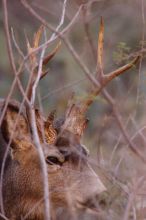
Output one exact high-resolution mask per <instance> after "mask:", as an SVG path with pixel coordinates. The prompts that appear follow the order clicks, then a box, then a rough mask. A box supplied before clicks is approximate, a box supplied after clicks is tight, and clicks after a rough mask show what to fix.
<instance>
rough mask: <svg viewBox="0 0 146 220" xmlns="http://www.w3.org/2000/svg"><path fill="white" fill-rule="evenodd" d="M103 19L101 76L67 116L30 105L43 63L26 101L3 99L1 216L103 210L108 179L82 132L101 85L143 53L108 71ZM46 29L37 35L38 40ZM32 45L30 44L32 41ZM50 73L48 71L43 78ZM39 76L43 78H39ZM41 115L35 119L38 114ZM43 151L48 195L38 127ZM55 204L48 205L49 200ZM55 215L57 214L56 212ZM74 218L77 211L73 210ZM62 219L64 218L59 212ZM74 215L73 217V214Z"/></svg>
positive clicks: (37, 217)
mask: <svg viewBox="0 0 146 220" xmlns="http://www.w3.org/2000/svg"><path fill="white" fill-rule="evenodd" d="M103 27H104V25H103V20H101V23H100V30H99V36H98V50H97V51H98V52H97V55H98V64H99V69H98V71H99V72H100V74H99V75H100V79H99V81H97V82H98V86H96V87H95V88H94V89H93V90H92V91H91V92H90V94H89V96H88V97H87V98H86V99H85V100H82V101H81V100H80V101H78V102H75V101H74V99H72V100H71V101H70V102H69V103H68V105H67V108H66V111H65V116H64V117H63V119H61V120H60V119H59V120H58V119H56V118H55V115H54V113H53V112H51V113H50V114H49V115H48V117H47V118H45V117H44V116H43V114H42V113H41V111H40V110H39V109H36V108H35V107H34V106H32V105H29V101H31V100H32V96H33V88H34V84H35V82H36V78H37V74H36V73H37V71H38V66H37V68H36V67H35V68H34V69H33V76H32V78H31V81H30V84H29V88H28V91H27V94H26V98H27V101H25V102H24V105H21V103H19V102H18V101H16V100H10V101H9V102H8V103H7V106H6V108H5V105H6V100H1V101H0V109H1V112H2V111H3V109H4V108H5V112H4V117H3V120H2V123H1V128H0V129H1V131H0V170H1V171H0V172H1V174H2V175H1V179H0V183H1V185H0V186H1V187H0V190H1V193H0V197H1V198H0V199H1V200H0V201H1V203H0V220H4V219H10V220H20V219H25V220H43V219H45V220H47V219H48V217H47V216H46V213H45V212H46V211H48V210H47V208H46V209H45V207H48V208H49V209H50V218H51V219H55V218H57V217H56V216H57V214H56V213H57V211H58V210H59V209H60V208H62V209H66V210H70V211H71V213H77V212H79V211H81V210H82V211H83V212H86V210H96V211H97V212H98V211H99V206H98V205H97V202H96V201H97V198H98V196H99V195H100V194H102V193H103V192H105V191H106V190H107V188H106V186H105V184H104V183H103V182H102V180H101V179H100V177H99V175H98V174H96V173H95V171H94V170H93V168H92V167H91V165H90V163H89V152H88V150H87V148H86V147H85V146H84V145H83V144H82V136H83V134H84V131H85V128H86V127H87V124H88V120H87V119H86V112H87V110H88V108H89V106H90V105H91V104H92V102H93V101H94V97H96V96H97V95H98V94H99V93H100V92H101V90H102V89H103V88H104V87H105V86H106V85H107V84H108V83H109V82H110V81H111V80H112V79H114V78H115V77H117V76H119V75H120V74H122V73H124V72H125V71H126V70H128V69H130V68H131V67H132V66H133V65H134V64H136V63H137V61H138V58H137V57H136V58H134V60H133V61H131V62H130V63H128V64H126V65H125V66H122V67H120V68H118V69H117V70H115V71H113V72H111V73H109V74H106V75H105V74H103V73H102V54H103ZM39 35H40V32H38V34H36V36H35V40H34V41H35V43H36V41H38V38H39ZM29 49H30V46H29ZM57 51H58V46H57V49H55V50H54V51H53V52H52V53H51V54H49V55H48V56H47V57H45V58H44V59H43V62H42V64H43V65H46V64H47V63H48V62H49V60H50V59H52V57H54V55H55V54H56V52H57ZM45 75H46V72H45V71H44V70H42V72H41V75H40V76H39V80H41V78H43V77H44V76H45ZM39 80H38V81H39ZM33 115H34V116H35V117H34V119H35V120H32V118H33V117H32V116H33ZM33 123H35V125H36V130H35V132H36V133H37V137H38V141H39V144H40V146H41V150H42V152H43V158H44V162H45V167H46V171H47V181H48V189H47V190H48V192H49V193H48V195H49V197H47V198H46V195H45V189H44V185H45V183H44V182H45V181H44V175H43V172H42V166H43V165H42V161H41V158H40V155H39V150H38V148H37V146H36V145H37V143H36V141H35V138H34V131H33V130H34V126H33ZM47 202H48V203H49V206H46V203H47ZM54 216H55V217H54ZM72 217H73V214H72ZM58 219H59V217H58ZM68 219H71V217H69V218H68Z"/></svg>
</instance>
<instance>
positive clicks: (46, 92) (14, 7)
mask: <svg viewBox="0 0 146 220" xmlns="http://www.w3.org/2000/svg"><path fill="white" fill-rule="evenodd" d="M29 4H30V5H31V6H32V7H33V8H34V9H35V10H36V12H38V13H39V14H40V15H41V16H42V17H43V18H44V19H45V20H46V21H47V22H48V23H49V24H51V25H52V26H53V27H54V28H56V27H57V25H58V23H59V21H60V17H61V13H62V6H63V1H62V0H55V1H54V0H32V1H29ZM81 4H85V7H84V9H83V10H81V11H80V13H79V15H78V17H77V18H76V20H75V22H74V24H73V25H72V26H71V28H69V30H68V31H67V33H66V37H67V38H68V39H69V40H70V42H71V44H72V45H73V47H74V49H75V50H76V51H77V53H78V54H79V56H80V58H81V60H82V61H83V62H84V63H85V65H86V66H87V67H88V68H89V70H90V71H91V73H92V74H93V73H95V71H96V49H97V36H98V30H99V24H100V17H101V16H102V17H103V19H104V25H105V39H104V72H105V74H106V73H109V72H111V71H113V70H115V69H117V68H118V67H120V66H122V65H124V64H126V63H128V62H129V61H130V60H131V59H132V58H133V57H135V55H136V54H137V53H140V51H144V52H145V51H146V37H145V36H146V19H145V18H146V1H144V0H93V1H92V0H91V1H86V0H84V1H83V0H80V1H79V0H68V1H67V5H66V12H65V21H64V24H63V26H62V28H61V29H63V28H64V27H66V26H67V24H69V22H71V20H72V19H73V18H74V16H75V14H76V13H77V11H78V10H79V7H80V6H81ZM8 12H9V25H10V28H11V34H12V33H13V35H14V37H15V41H16V42H17V44H18V45H19V47H20V49H21V51H22V52H23V53H24V55H27V46H26V38H28V39H29V41H30V42H32V39H33V35H34V33H35V32H36V31H37V30H38V28H39V27H40V25H41V23H40V22H39V21H38V20H37V19H36V18H34V17H33V16H32V15H31V14H30V13H29V11H28V10H26V9H25V8H24V6H23V5H22V4H21V3H20V1H19V0H11V1H8ZM46 31H47V38H48V39H49V37H50V36H51V34H52V33H51V32H50V31H48V30H46ZM58 41H59V40H56V41H55V42H54V43H52V44H50V45H49V48H48V49H47V52H49V51H51V50H52V49H53V48H54V47H55V45H56V44H57V42H58ZM12 44H13V52H14V58H15V62H16V65H17V66H18V67H19V64H20V63H21V57H20V54H19V53H18V51H17V49H16V47H15V43H14V39H12ZM144 55H145V53H143V58H142V59H141V60H140V63H139V64H138V65H136V66H134V67H133V68H132V69H131V70H129V71H127V72H126V73H125V74H123V75H121V76H120V77H117V78H116V79H114V80H113V81H112V82H110V83H109V85H108V86H107V87H106V89H107V91H108V92H109V94H110V95H111V96H112V97H113V98H114V99H115V103H116V106H117V109H118V112H119V114H120V117H121V120H122V122H123V125H124V128H125V132H126V134H127V135H128V136H129V138H130V140H131V141H132V142H133V143H134V144H135V146H136V147H137V148H138V149H139V150H140V151H141V152H142V154H143V155H144V154H145V153H146V140H145V133H146V129H145V128H146V117H145V109H146V65H145V56H144ZM48 68H49V74H48V75H47V76H46V77H45V78H44V79H43V80H42V81H41V83H40V86H39V89H38V91H39V92H38V94H39V96H40V99H41V103H42V106H43V109H44V112H45V113H44V114H46V113H47V112H49V111H51V110H53V109H56V110H57V115H58V117H60V116H61V115H62V114H63V113H64V110H65V108H66V105H67V101H68V99H69V98H70V96H71V94H72V92H75V94H76V99H77V100H80V99H82V98H84V97H86V95H87V94H88V91H89V89H90V88H91V87H92V85H91V82H90V81H89V80H88V79H87V78H86V76H85V74H84V72H83V70H82V69H81V68H80V67H79V65H78V63H77V62H76V61H75V60H74V58H73V57H72V55H71V53H70V52H69V51H68V49H67V48H66V46H65V45H64V44H63V43H62V45H61V49H60V50H59V51H58V53H57V54H56V56H55V57H54V58H53V60H51V62H50V63H49V64H48ZM29 74H30V73H29V72H28V71H27V70H24V71H23V72H22V73H21V76H20V78H21V81H22V82H23V85H24V87H25V86H26V84H27V82H28V77H29ZM13 79H14V75H13V73H12V70H11V68H10V64H9V59H8V53H7V48H6V40H5V32H4V25H3V10H2V3H0V95H1V97H7V95H8V93H9V91H10V87H11V84H12V82H13ZM13 98H16V99H17V100H21V99H22V96H21V94H20V92H19V90H18V88H15V91H14V92H13ZM87 117H88V118H89V120H90V122H89V126H88V128H87V130H86V133H85V135H84V137H83V143H84V144H85V145H86V146H87V147H88V148H89V149H90V151H91V155H92V158H94V162H93V166H94V168H95V169H96V170H97V172H99V173H101V174H100V175H101V178H102V179H103V181H105V184H106V185H107V186H108V187H109V189H110V187H113V183H114V185H115V184H117V182H118V184H117V185H120V187H122V189H123V188H124V187H129V184H130V186H131V184H132V186H133V184H134V183H135V182H137V180H138V178H140V177H141V176H143V175H144V173H145V171H146V165H145V164H144V163H143V162H142V160H141V159H139V157H137V155H136V154H134V153H133V152H132V151H131V150H130V148H129V146H128V144H127V141H126V140H125V139H124V137H123V135H122V133H121V129H120V127H119V125H118V123H117V120H116V119H115V117H114V115H113V111H112V106H111V105H110V104H109V103H108V102H107V101H106V100H105V99H104V98H103V97H102V95H100V96H98V97H97V98H96V99H95V102H94V104H93V105H92V106H91V108H90V109H89V112H88V115H87ZM109 180H110V181H109ZM116 181H117V182H116ZM143 186H144V185H143ZM141 188H142V187H141ZM124 189H125V188H124ZM112 192H114V189H113V188H112ZM112 196H113V197H114V198H112V202H113V201H114V202H113V203H114V204H115V203H116V205H117V204H118V205H119V204H120V205H121V197H120V196H119V191H118V193H117V192H115V193H112ZM144 197H145V196H144ZM119 201H120V203H119ZM122 201H123V199H122ZM112 202H111V204H112ZM120 205H119V206H120ZM113 206H114V205H113ZM118 210H120V208H119V209H118ZM116 211H117V210H116ZM115 219H116V218H115ZM117 219H118V218H117ZM131 219H133V218H131ZM138 219H140V217H139V218H138ZM141 219H142V218H141Z"/></svg>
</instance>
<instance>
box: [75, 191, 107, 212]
mask: <svg viewBox="0 0 146 220" xmlns="http://www.w3.org/2000/svg"><path fill="white" fill-rule="evenodd" d="M105 195H106V192H105V191H104V192H102V193H101V194H100V195H99V194H97V195H96V194H93V195H91V196H90V197H89V198H86V200H84V201H82V200H78V201H77V208H78V209H80V210H87V211H90V213H97V214H99V213H100V211H103V210H104V209H105V208H106V207H107V206H108V200H107V199H106V196H105Z"/></svg>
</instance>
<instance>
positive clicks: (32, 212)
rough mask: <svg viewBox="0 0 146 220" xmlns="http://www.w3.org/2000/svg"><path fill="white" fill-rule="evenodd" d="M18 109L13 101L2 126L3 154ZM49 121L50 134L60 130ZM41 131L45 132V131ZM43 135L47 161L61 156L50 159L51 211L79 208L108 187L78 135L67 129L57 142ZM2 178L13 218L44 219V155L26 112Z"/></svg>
mask: <svg viewBox="0 0 146 220" xmlns="http://www.w3.org/2000/svg"><path fill="white" fill-rule="evenodd" d="M18 112H19V107H17V106H15V105H13V104H9V106H8V108H7V111H6V114H5V117H4V120H3V123H2V126H1V140H0V143H1V145H0V148H3V151H0V153H1V155H0V157H1V158H2V157H3V154H4V151H5V150H4V148H6V146H7V143H8V142H9V140H10V137H11V135H12V131H13V130H14V124H15V121H16V120H17V117H18ZM37 123H38V122H37ZM45 123H46V122H45V120H44V121H43V123H42V125H43V129H44V135H49V133H50V132H48V130H49V129H52V133H51V135H52V134H57V133H56V131H55V129H54V128H53V125H52V124H50V126H51V127H49V123H48V122H47V124H46V125H45ZM45 129H46V130H45ZM40 131H41V130H40ZM53 132H54V133H53ZM39 135H40V136H41V132H40V134H39ZM42 136H43V135H42ZM42 136H41V137H40V139H41V143H42V147H43V151H44V156H45V158H46V161H47V159H48V157H49V158H50V156H51V157H55V158H57V162H56V163H54V164H50V163H47V170H48V182H49V194H50V200H49V201H50V205H51V213H52V212H56V210H57V209H58V208H59V207H69V208H71V209H72V208H73V209H74V210H75V209H77V204H78V202H80V203H84V202H86V201H87V200H88V199H89V198H90V197H93V196H96V195H97V194H99V193H101V192H102V191H104V190H105V187H104V185H103V184H102V183H101V182H100V180H99V178H98V176H96V174H95V173H94V172H93V170H92V169H91V167H90V165H89V164H88V161H87V155H88V154H87V152H86V150H85V148H84V147H83V146H82V145H81V144H80V141H79V139H78V138H77V137H76V136H75V135H73V134H71V133H70V132H68V131H64V132H62V133H59V134H58V137H56V139H54V136H53V142H52V139H51V141H50V142H49V141H48V140H50V139H49V138H48V136H45V139H46V140H47V141H48V143H43V138H42ZM2 152H3V153H2ZM0 163H2V160H1V162H0ZM2 182H3V191H2V194H3V204H4V211H5V215H6V217H8V218H9V219H11V220H18V219H19V220H20V219H21V217H26V218H25V219H26V220H43V219H44V201H43V194H44V191H43V176H42V170H41V165H40V159H39V155H38V151H37V149H36V147H35V145H34V143H33V140H32V138H31V134H30V131H29V128H28V125H27V120H26V117H25V113H24V112H23V113H21V114H20V116H19V121H18V124H17V126H16V129H15V131H14V136H13V138H12V143H11V145H10V152H9V155H8V158H7V161H6V168H5V172H4V178H3V181H2ZM0 219H1V218H0Z"/></svg>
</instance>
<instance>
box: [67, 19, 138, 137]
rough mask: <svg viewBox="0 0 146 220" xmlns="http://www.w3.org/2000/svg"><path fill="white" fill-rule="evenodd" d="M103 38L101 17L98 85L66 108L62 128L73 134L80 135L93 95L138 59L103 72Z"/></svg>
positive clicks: (98, 49) (98, 48) (85, 122)
mask: <svg viewBox="0 0 146 220" xmlns="http://www.w3.org/2000/svg"><path fill="white" fill-rule="evenodd" d="M103 40H104V23H103V19H102V18H101V21H100V29H99V35H98V47H97V68H96V69H97V77H96V78H97V80H98V84H99V86H98V87H96V88H95V89H94V90H92V91H91V92H90V94H89V95H88V98H86V99H85V100H83V101H82V102H80V103H76V104H74V103H73V101H72V102H71V103H70V104H69V107H68V108H67V112H66V117H65V122H64V125H63V129H65V130H68V131H70V132H72V133H73V134H75V135H77V136H78V137H81V136H82V134H83V131H84V129H85V127H86V124H87V119H86V118H85V113H86V111H87V110H88V108H89V106H90V105H91V104H92V102H93V101H94V99H95V97H96V96H97V95H98V94H99V93H100V92H101V90H102V89H103V88H104V87H105V86H106V85H107V84H108V83H109V82H110V81H111V80H113V79H114V78H116V77H117V76H119V75H121V74H123V73H124V72H125V71H127V70H129V69H130V68H132V67H133V66H134V65H135V64H136V63H137V62H138V60H139V58H140V57H139V56H138V57H136V58H135V59H133V60H132V61H131V62H130V63H128V64H126V65H124V66H122V67H120V68H118V69H116V70H115V71H113V72H110V73H108V74H106V75H105V74H104V72H103Z"/></svg>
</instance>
